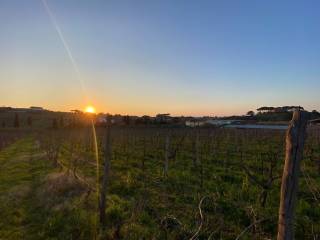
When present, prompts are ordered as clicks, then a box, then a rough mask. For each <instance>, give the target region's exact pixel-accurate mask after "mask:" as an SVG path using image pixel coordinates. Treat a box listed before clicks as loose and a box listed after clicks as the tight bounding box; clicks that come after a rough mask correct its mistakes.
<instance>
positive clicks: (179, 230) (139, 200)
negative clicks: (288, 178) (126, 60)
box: [0, 126, 320, 240]
mask: <svg viewBox="0 0 320 240" xmlns="http://www.w3.org/2000/svg"><path fill="white" fill-rule="evenodd" d="M95 140H97V141H95ZM0 149H1V150H0V162H1V164H0V218H1V220H0V239H99V238H101V239H212V240H213V239H274V238H275V236H276V234H277V224H278V210H279V195H280V186H281V176H282V171H283V164H284V158H285V131H281V130H263V129H257V130H254V129H245V130H241V129H224V128H185V127H180V128H170V127H161V126H139V127H137V126H136V127H130V126H112V127H111V128H110V129H109V130H108V134H107V130H106V128H104V127H98V128H97V129H96V138H94V134H93V132H92V129H91V128H90V126H88V127H87V128H78V129H67V128H64V129H56V130H49V129H48V130H37V131H32V132H28V131H24V130H21V129H20V130H19V129H17V130H7V131H4V130H2V131H1V138H0ZM95 149H97V150H98V152H97V153H98V155H96V151H95ZM106 154H110V156H106ZM105 159H110V162H109V163H107V166H106V164H105ZM97 163H98V164H97ZM105 173H108V174H107V176H106V174H105ZM100 189H102V190H100ZM103 189H105V190H106V191H105V196H106V202H105V220H104V222H105V224H104V226H103V227H102V228H101V227H99V216H98V215H99V204H98V202H99V201H98V199H99V194H100V191H103ZM319 201H320V129H318V128H316V127H309V128H308V132H307V139H306V143H305V148H304V159H303V161H302V163H301V174H300V183H299V192H298V200H297V205H296V211H295V213H296V217H295V222H294V227H295V235H296V239H319V237H320V208H319ZM100 207H101V206H100Z"/></svg>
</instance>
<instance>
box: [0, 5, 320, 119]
mask: <svg viewBox="0 0 320 240" xmlns="http://www.w3.org/2000/svg"><path fill="white" fill-rule="evenodd" d="M47 3H48V6H49V7H50V9H51V11H52V13H53V15H54V18H55V19H56V21H57V23H58V25H59V28H60V29H61V32H62V34H63V37H64V39H65V40H66V42H67V44H68V46H69V48H70V51H71V54H72V57H73V58H74V60H75V63H76V65H77V67H78V69H79V72H80V73H79V74H77V72H76V70H75V69H74V65H73V64H72V62H71V61H70V57H69V56H68V54H67V51H66V49H65V47H64V45H63V43H62V41H61V39H60V38H59V35H58V33H57V31H56V29H55V28H54V25H53V23H52V21H51V20H50V17H49V15H48V13H47V12H46V10H45V7H44V5H43V2H42V1H41V0H30V1H21V0H0V6H1V7H0V30H1V32H0V52H1V54H0V80H1V89H0V104H1V105H11V106H12V105H13V106H29V105H42V106H44V107H47V108H50V109H54V110H58V109H60V110H70V109H74V108H80V109H83V108H84V106H85V105H87V104H93V105H95V106H96V108H97V110H98V111H103V112H111V113H129V114H138V115H143V114H151V115H152V114H156V113H158V112H170V113H172V114H174V115H181V114H184V115H229V114H243V113H245V112H246V111H248V110H251V109H256V108H258V107H260V106H262V105H270V106H277V105H279V106H280V105H302V106H304V107H305V108H307V109H309V110H312V109H317V110H320V102H319V100H318V99H319V98H318V89H320V81H319V76H320V54H319V53H320V28H319V22H320V15H319V12H318V10H319V9H320V2H319V1H258V0H257V1H240V0H237V1H236V0H234V1H214V0H212V1H201V0H200V1H188V0H184V1H183V0H175V1H172V0H168V1H165V0H161V1H160V0H158V1H156V0H151V1H150V0H145V1H139V0H137V1H120V0H117V1H109V0H100V1H94V0H90V1H89V0H86V1H85V0H69V1H65V0H47ZM80 80H81V81H83V85H84V89H85V90H84V91H83V90H82V88H81V84H80Z"/></svg>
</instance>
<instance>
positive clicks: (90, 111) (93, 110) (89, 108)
mask: <svg viewBox="0 0 320 240" xmlns="http://www.w3.org/2000/svg"><path fill="white" fill-rule="evenodd" d="M84 111H85V112H86V113H95V112H96V110H95V109H94V107H92V106H87V107H86V109H85V110H84Z"/></svg>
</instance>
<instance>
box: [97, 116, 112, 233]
mask: <svg viewBox="0 0 320 240" xmlns="http://www.w3.org/2000/svg"><path fill="white" fill-rule="evenodd" d="M110 130H111V120H110V117H109V116H108V117H107V127H106V143H105V159H104V168H103V177H102V186H101V191H100V199H99V212H100V224H101V226H102V227H104V225H105V221H106V195H107V187H108V180H109V171H110V161H111V139H110Z"/></svg>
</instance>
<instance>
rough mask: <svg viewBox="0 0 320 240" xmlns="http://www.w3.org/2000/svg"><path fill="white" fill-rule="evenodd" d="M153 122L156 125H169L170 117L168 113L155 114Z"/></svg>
mask: <svg viewBox="0 0 320 240" xmlns="http://www.w3.org/2000/svg"><path fill="white" fill-rule="evenodd" d="M155 121H156V122H158V123H169V122H171V116H170V113H161V114H157V115H156V118H155Z"/></svg>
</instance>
